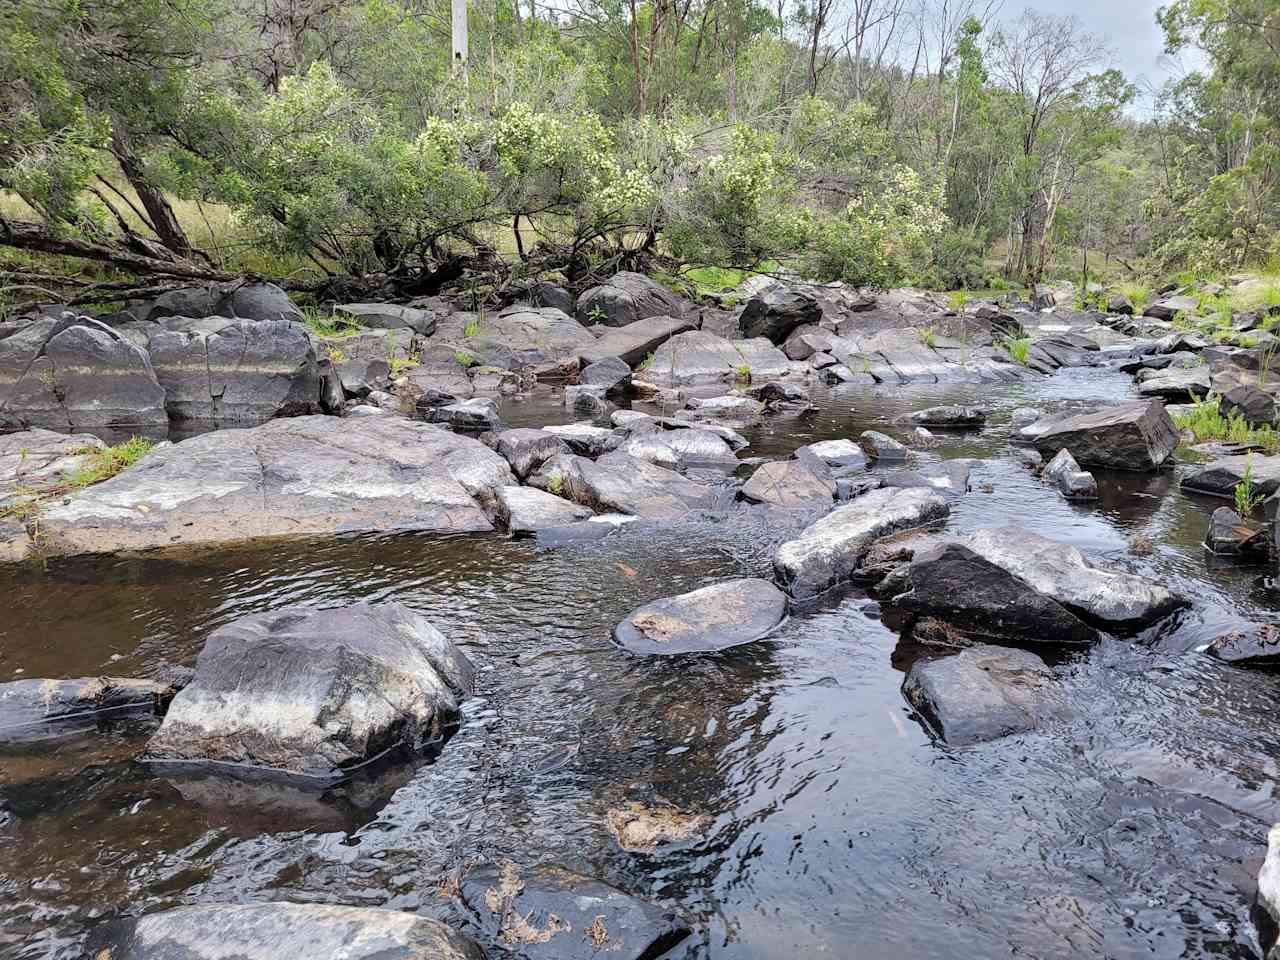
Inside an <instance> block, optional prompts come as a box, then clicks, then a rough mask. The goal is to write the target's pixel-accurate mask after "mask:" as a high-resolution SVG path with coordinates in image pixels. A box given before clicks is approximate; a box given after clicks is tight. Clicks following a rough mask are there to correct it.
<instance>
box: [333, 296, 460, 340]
mask: <svg viewBox="0 0 1280 960" xmlns="http://www.w3.org/2000/svg"><path fill="white" fill-rule="evenodd" d="M334 309H336V310H340V311H342V312H343V313H345V314H346V315H347V316H349V317H352V318H354V319H355V320H356V321H357V322H358V323H359V324H360V326H362V327H371V328H373V329H376V330H412V331H413V332H414V333H416V334H418V335H420V336H423V337H429V336H431V334H433V333H435V331H436V316H435V314H434V313H432V312H431V311H430V310H418V309H416V308H414V307H404V306H400V305H399V304H396V303H343V304H340V305H338V306H337V307H335V308H334Z"/></svg>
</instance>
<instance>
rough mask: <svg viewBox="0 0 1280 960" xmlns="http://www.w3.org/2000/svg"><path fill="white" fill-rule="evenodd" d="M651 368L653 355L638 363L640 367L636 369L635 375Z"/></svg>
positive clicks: (648, 355)
mask: <svg viewBox="0 0 1280 960" xmlns="http://www.w3.org/2000/svg"><path fill="white" fill-rule="evenodd" d="M652 366H653V354H652V353H650V354H647V355H646V356H645V358H644V359H643V360H641V361H640V366H638V367H636V373H644V372H645V371H646V370H648V369H649V368H650V367H652Z"/></svg>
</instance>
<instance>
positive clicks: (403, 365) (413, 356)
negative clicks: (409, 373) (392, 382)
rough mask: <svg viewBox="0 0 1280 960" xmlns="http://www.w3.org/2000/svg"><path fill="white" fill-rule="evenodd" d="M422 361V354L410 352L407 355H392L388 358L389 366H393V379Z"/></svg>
mask: <svg viewBox="0 0 1280 960" xmlns="http://www.w3.org/2000/svg"><path fill="white" fill-rule="evenodd" d="M421 363H422V357H421V355H419V354H417V353H410V354H409V355H408V356H407V357H397V356H394V355H393V356H390V357H388V358H387V366H389V367H390V368H391V377H392V379H394V378H396V377H398V376H400V374H402V373H404V372H405V371H406V370H412V369H413V368H414V367H416V366H419V365H420V364H421Z"/></svg>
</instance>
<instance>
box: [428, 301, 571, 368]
mask: <svg viewBox="0 0 1280 960" xmlns="http://www.w3.org/2000/svg"><path fill="white" fill-rule="evenodd" d="M435 341H440V342H441V343H443V344H447V345H448V346H449V347H450V349H452V350H453V352H454V354H455V356H457V357H458V358H459V359H460V360H462V361H463V362H464V363H466V364H467V365H471V364H478V365H481V366H492V367H500V368H502V369H506V370H521V369H524V368H526V367H540V366H545V365H547V364H558V363H564V362H566V361H570V360H576V359H577V357H578V354H579V352H580V351H581V350H582V349H583V348H585V347H588V346H590V345H591V344H593V343H595V337H593V336H592V335H591V331H589V330H588V329H587V328H586V327H584V326H583V325H582V324H580V323H578V321H576V320H574V319H573V317H571V316H569V315H568V314H566V313H564V312H563V311H561V310H557V309H556V308H555V307H530V306H526V305H523V304H517V305H515V306H511V307H507V308H506V309H505V310H500V311H499V312H498V313H492V314H490V313H486V314H474V313H456V314H453V315H451V316H448V317H443V318H441V319H440V320H439V322H438V324H437V327H436V333H435V336H434V337H433V338H432V342H435Z"/></svg>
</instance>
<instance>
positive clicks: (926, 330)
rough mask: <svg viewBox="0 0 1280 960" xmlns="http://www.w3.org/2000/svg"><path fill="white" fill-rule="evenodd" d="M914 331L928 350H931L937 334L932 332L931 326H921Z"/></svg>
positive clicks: (935, 342) (936, 339)
mask: <svg viewBox="0 0 1280 960" xmlns="http://www.w3.org/2000/svg"><path fill="white" fill-rule="evenodd" d="M916 333H917V334H918V335H919V337H920V342H921V343H923V344H924V345H925V346H926V347H928V348H929V349H930V350H932V349H933V348H934V346H936V345H937V343H938V335H937V333H935V332H934V329H933V327H923V328H922V329H920V330H918V331H916Z"/></svg>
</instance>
